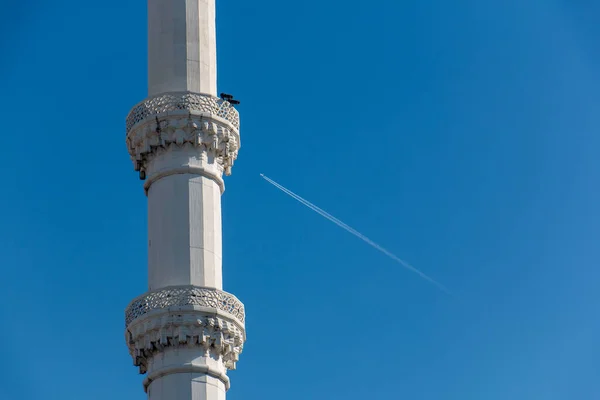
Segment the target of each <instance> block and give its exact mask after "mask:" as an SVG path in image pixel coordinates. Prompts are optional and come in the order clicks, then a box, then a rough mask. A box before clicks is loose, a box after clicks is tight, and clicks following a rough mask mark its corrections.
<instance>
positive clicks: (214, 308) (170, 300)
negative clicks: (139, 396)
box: [125, 286, 246, 374]
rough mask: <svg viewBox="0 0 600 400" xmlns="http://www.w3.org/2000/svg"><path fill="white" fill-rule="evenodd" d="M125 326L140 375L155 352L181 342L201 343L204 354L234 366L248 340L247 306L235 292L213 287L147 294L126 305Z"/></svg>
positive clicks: (171, 288) (130, 349)
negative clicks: (245, 316)
mask: <svg viewBox="0 0 600 400" xmlns="http://www.w3.org/2000/svg"><path fill="white" fill-rule="evenodd" d="M125 325H126V333H125V334H126V340H127V345H128V347H129V353H130V354H131V357H132V358H133V362H134V365H135V366H137V367H139V371H140V373H141V374H144V373H146V372H147V366H148V360H149V359H150V358H151V357H153V356H154V355H155V354H156V353H160V352H161V351H163V350H164V349H165V348H167V347H180V346H186V347H190V346H198V347H200V348H202V350H203V351H204V354H205V356H212V357H215V358H217V359H221V360H222V361H223V364H224V365H225V367H226V368H227V369H235V364H236V362H237V361H238V359H239V355H240V354H241V352H242V350H243V346H244V342H245V340H246V332H245V328H244V305H243V304H242V303H241V302H240V301H239V300H238V299H237V298H236V297H235V296H233V295H232V294H229V293H226V292H223V291H220V290H217V289H211V288H199V287H192V286H185V287H170V288H165V289H161V290H157V291H153V292H150V293H146V294H144V295H142V296H140V297H138V298H136V299H134V300H133V301H132V302H131V303H130V304H129V306H128V307H127V309H126V311H125Z"/></svg>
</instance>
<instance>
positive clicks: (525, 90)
mask: <svg viewBox="0 0 600 400" xmlns="http://www.w3.org/2000/svg"><path fill="white" fill-rule="evenodd" d="M2 8H3V12H2V15H3V16H4V18H3V23H2V24H1V25H0V46H1V50H2V62H1V63H0V82H1V85H0V87H1V88H2V91H1V94H2V95H1V96H0V103H1V106H2V148H3V151H2V156H1V157H0V173H1V174H2V196H0V227H1V229H0V257H1V258H0V266H1V271H2V277H1V278H0V299H1V301H0V318H1V321H2V323H1V328H0V343H1V344H2V349H1V351H0V354H2V362H1V363H0V399H1V400H13V399H15V400H29V399H40V398H43V399H47V400H53V399H57V400H59V399H60V400H70V399H73V400H79V399H86V400H105V399H107V398H110V399H115V400H116V399H128V400H136V399H137V400H142V399H145V394H144V393H143V390H142V386H141V382H142V377H141V376H139V375H138V374H137V370H136V369H135V368H134V367H133V366H132V365H131V364H132V362H131V359H130V357H129V355H128V353H127V349H126V346H125V341H124V335H123V325H124V321H123V309H124V307H125V306H126V305H127V304H128V302H129V301H130V300H131V299H132V298H133V297H135V296H137V295H139V294H141V293H142V292H144V291H145V290H146V243H147V242H146V198H145V196H144V194H143V190H142V187H141V183H140V181H139V180H138V177H137V174H136V173H135V172H134V171H133V166H132V164H131V163H130V161H129V159H128V155H127V151H126V148H125V140H124V139H125V138H124V135H125V125H124V118H125V116H126V114H127V113H128V111H129V109H130V108H131V107H132V106H133V105H134V104H135V103H137V102H138V101H140V100H142V99H143V98H144V97H145V95H146V6H145V2H144V1H133V0H120V1H116V0H105V1H92V2H89V1H73V0H64V1H54V2H46V1H44V2H42V1H40V0H32V1H30V2H20V1H17V2H10V3H7V4H3V7H2ZM598 15H600V6H599V5H598V2H595V1H591V0H577V1H572V0H569V1H567V0H530V1H524V0H502V1H484V0H467V1H461V2H450V1H447V0H430V1H412V2H402V1H392V0H371V1H368V2H363V1H357V0H346V1H341V0H319V1H315V0H305V1H300V2H286V1H281V0H262V1H248V0H218V68H219V89H220V90H222V91H227V92H231V93H234V94H235V95H236V97H238V98H240V99H241V100H242V105H241V107H240V108H239V109H240V112H241V115H242V131H241V133H242V137H243V138H242V149H241V152H240V156H239V159H238V161H237V162H236V165H235V167H234V170H233V175H232V176H231V177H229V178H228V179H227V181H226V184H227V190H226V192H225V194H224V197H223V229H224V231H223V235H224V236H223V238H224V279H225V289H226V290H228V291H229V292H232V293H235V294H236V295H237V296H238V297H239V298H240V299H241V300H242V301H243V302H244V303H245V304H246V308H247V313H248V320H247V330H248V341H247V343H246V347H245V350H244V353H243V355H242V357H241V361H240V363H239V369H238V370H237V371H234V372H232V373H231V374H230V376H231V378H232V389H231V390H230V392H229V394H228V398H229V399H230V400H241V399H260V400H269V399H274V400H275V399H277V400H279V399H286V400H300V399H302V400H305V399H317V400H318V399H328V400H329V399H344V400H359V399H360V400H363V399H410V400H507V399H511V400H532V399H536V400H537V399H540V400H573V399H577V400H588V399H589V400H594V399H598V398H600V379H599V376H600V367H599V364H598V358H599V356H600V319H599V318H598V309H599V307H600V290H599V286H600V284H599V283H600V270H599V268H598V265H599V259H600V246H599V242H600V211H599V204H600V190H599V189H598V188H599V184H600V159H599V157H598V148H599V146H600V112H599V110H600V40H599V38H600V28H599V27H598V25H597V17H598ZM261 172H262V173H265V174H266V175H268V176H270V177H272V178H273V179H275V180H277V181H279V182H280V183H282V184H284V185H285V186H287V187H289V188H290V189H292V190H294V191H296V192H297V193H299V194H300V195H302V196H304V197H306V198H307V199H309V200H311V201H313V202H314V203H316V204H317V205H319V206H320V207H322V208H324V209H325V210H327V211H328V212H330V213H332V214H333V215H335V216H336V217H338V218H340V219H342V220H343V221H345V222H346V223H348V224H349V225H351V226H353V227H354V228H356V229H358V230H359V231H361V232H363V233H364V234H366V235H367V236H369V237H371V238H372V239H373V240H375V241H376V242H378V243H380V244H381V245H383V246H384V247H386V248H388V249H389V250H391V251H392V252H394V253H396V254H398V255H399V256H400V257H402V258H404V259H406V260H408V261H409V262H411V263H412V264H414V265H415V266H416V267H418V268H420V269H422V270H423V271H424V272H426V273H427V274H429V275H431V276H432V277H434V278H435V279H437V280H439V281H440V282H442V283H443V284H444V285H446V286H447V287H449V288H450V289H451V290H452V291H453V292H454V293H455V294H456V298H450V297H448V296H446V295H445V294H444V293H442V292H441V291H439V290H437V289H436V288H435V287H434V286H432V285H430V284H428V283H427V282H425V281H424V280H422V279H420V278H418V277H417V276H416V275H414V274H412V273H410V272H408V271H407V270H405V269H403V268H402V267H400V266H399V265H398V264H396V263H394V262H393V261H391V260H390V259H388V258H387V257H385V256H384V255H382V254H380V253H378V252H377V251H376V250H374V249H373V248H371V247H369V246H367V245H366V244H364V243H362V242H360V241H359V240H358V239H356V238H355V237H353V236H351V235H350V234H348V233H346V232H344V231H343V230H341V229H340V228H338V227H336V226H335V225H333V224H332V223H330V222H328V221H326V220H325V219H323V218H322V217H320V216H318V215H317V214H315V213H313V212H311V211H310V210H308V209H306V208H304V207H303V206H301V205H300V204H298V203H296V202H294V200H292V199H290V198H289V197H286V196H285V195H284V194H282V193H281V192H279V191H277V190H276V189H275V188H273V187H272V186H270V185H268V184H267V183H266V182H264V181H263V180H261V179H260V177H259V173H261Z"/></svg>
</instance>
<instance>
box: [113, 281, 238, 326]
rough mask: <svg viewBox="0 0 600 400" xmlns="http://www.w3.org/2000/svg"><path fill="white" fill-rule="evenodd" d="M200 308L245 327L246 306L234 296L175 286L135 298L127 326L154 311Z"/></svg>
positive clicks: (130, 308)
mask: <svg viewBox="0 0 600 400" xmlns="http://www.w3.org/2000/svg"><path fill="white" fill-rule="evenodd" d="M185 306H199V307H207V308H212V309H216V310H219V311H223V312H226V313H228V314H230V315H231V316H232V317H234V318H235V319H236V320H237V321H238V322H239V324H240V326H241V327H243V326H244V319H245V311H244V304H242V302H241V301H239V300H238V299H237V297H235V296H234V295H232V294H230V293H227V292H223V291H221V290H217V289H212V288H202V287H195V286H173V287H168V288H164V289H160V290H155V291H152V292H149V293H146V294H144V295H142V296H139V297H137V298H135V299H134V300H133V301H132V302H131V303H129V306H127V308H126V310H125V326H129V324H131V323H132V322H133V321H134V320H136V319H137V318H140V317H142V316H143V315H145V314H148V313H149V312H152V311H157V310H164V309H168V308H171V307H185Z"/></svg>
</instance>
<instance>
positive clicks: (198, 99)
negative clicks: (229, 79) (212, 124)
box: [126, 92, 240, 133]
mask: <svg viewBox="0 0 600 400" xmlns="http://www.w3.org/2000/svg"><path fill="white" fill-rule="evenodd" d="M169 111H189V112H205V113H210V114H213V115H216V116H217V117H221V118H223V119H225V120H227V121H229V123H231V125H233V127H234V128H235V129H237V130H239V129H240V114H239V113H238V111H237V110H236V109H235V108H234V107H233V106H232V105H231V104H230V103H229V102H227V101H224V100H221V99H219V98H217V97H213V96H210V95H207V94H198V93H191V92H172V93H161V94H159V95H156V96H154V97H150V98H148V99H146V100H144V101H142V102H141V103H138V104H136V105H135V106H134V107H133V108H132V109H131V111H130V112H129V114H128V115H127V119H126V132H127V133H129V131H130V130H131V128H133V126H134V125H135V124H137V123H138V122H141V121H143V120H145V119H148V118H153V117H155V116H157V115H159V114H163V113H166V112H169Z"/></svg>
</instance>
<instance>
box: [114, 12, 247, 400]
mask: <svg viewBox="0 0 600 400" xmlns="http://www.w3.org/2000/svg"><path fill="white" fill-rule="evenodd" d="M216 86H217V65H216V29H215V0H148V98H147V99H146V100H144V101H143V102H141V103H139V104H138V105H136V106H135V107H133V109H132V110H131V112H130V113H129V115H128V116H127V149H128V150H129V154H130V156H131V159H132V161H133V164H134V167H135V170H136V171H139V174H140V179H142V180H144V189H145V193H146V195H147V197H148V292H146V293H145V294H143V295H142V296H139V297H137V298H136V299H134V300H133V301H132V302H131V303H130V304H129V306H128V307H127V309H126V312H125V324H126V331H125V335H126V340H127V346H128V347H129V352H130V354H131V356H132V357H133V362H134V365H136V366H138V367H139V371H140V373H141V374H147V376H146V378H145V379H144V390H145V391H146V392H147V393H148V399H149V400H224V399H225V392H226V391H227V389H229V378H228V377H227V374H226V372H227V369H234V368H235V363H236V361H237V360H238V356H239V354H240V353H241V352H242V348H243V344H244V341H245V339H246V334H245V328H244V305H243V304H242V303H241V302H240V301H239V300H238V299H237V298H236V297H235V296H233V295H231V294H229V293H226V292H224V291H223V290H222V288H223V279H222V261H221V260H222V246H221V194H222V193H223V191H224V190H225V186H224V183H223V172H225V175H229V174H230V173H231V167H232V165H233V161H234V160H235V159H236V157H237V153H238V149H239V147H240V136H239V124H240V122H239V115H238V112H237V111H236V110H235V109H234V108H233V107H232V103H235V101H233V100H232V99H231V97H228V96H222V97H223V99H221V98H218V97H217V89H216Z"/></svg>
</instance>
